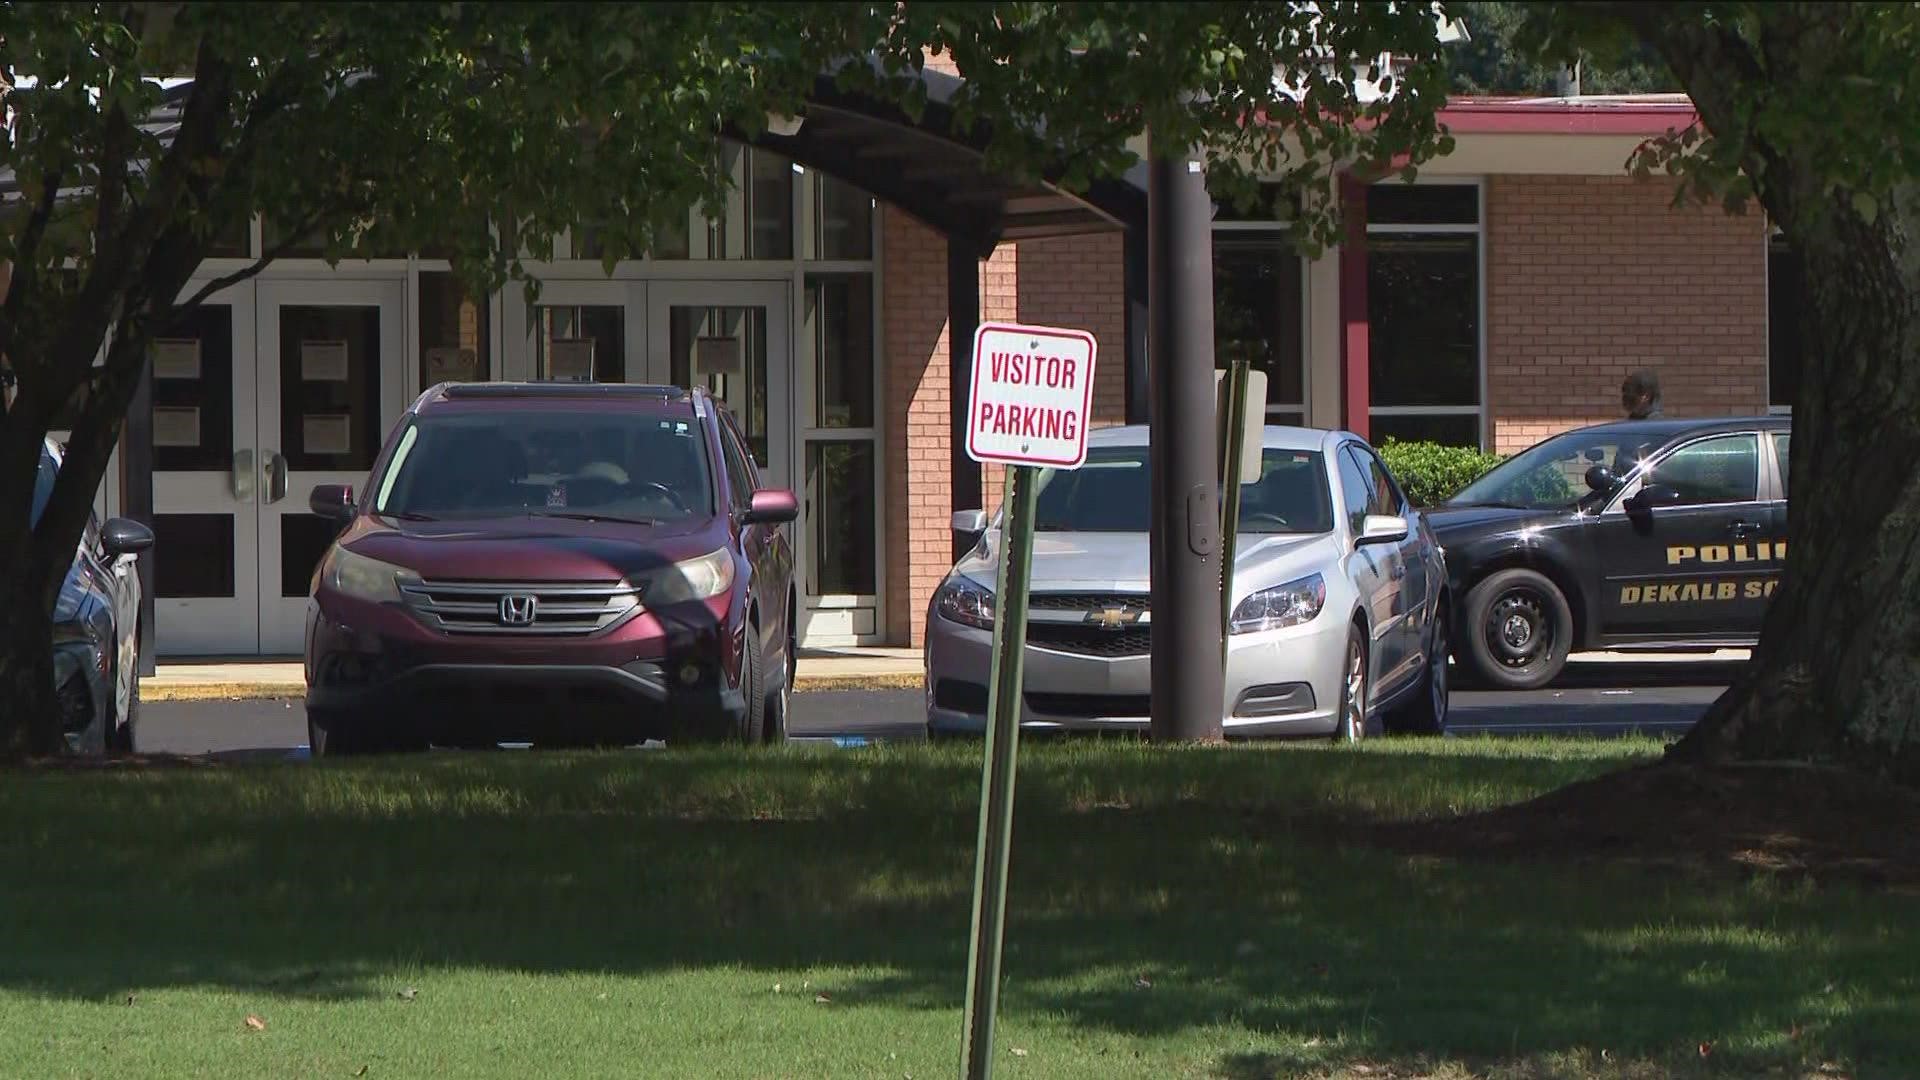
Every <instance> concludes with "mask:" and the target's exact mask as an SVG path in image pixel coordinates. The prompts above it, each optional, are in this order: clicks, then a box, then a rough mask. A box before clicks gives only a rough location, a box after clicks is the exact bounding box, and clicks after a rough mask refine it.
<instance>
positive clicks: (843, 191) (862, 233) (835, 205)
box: [810, 172, 873, 262]
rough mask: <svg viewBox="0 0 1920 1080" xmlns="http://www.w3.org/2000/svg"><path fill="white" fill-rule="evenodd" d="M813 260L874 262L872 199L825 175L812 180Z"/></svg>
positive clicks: (850, 186)
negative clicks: (872, 260)
mask: <svg viewBox="0 0 1920 1080" xmlns="http://www.w3.org/2000/svg"><path fill="white" fill-rule="evenodd" d="M813 194H814V202H813V237H812V240H813V250H812V252H811V253H810V255H811V257H812V258H815V259H839V260H853V261H856V262H865V261H867V260H870V259H872V258H873V196H871V195H869V194H867V193H866V192H864V191H862V190H860V189H859V188H857V187H854V186H853V185H852V184H848V183H844V182H842V181H839V180H835V179H834V178H833V177H831V176H828V175H826V174H825V173H819V172H816V173H814V176H813Z"/></svg>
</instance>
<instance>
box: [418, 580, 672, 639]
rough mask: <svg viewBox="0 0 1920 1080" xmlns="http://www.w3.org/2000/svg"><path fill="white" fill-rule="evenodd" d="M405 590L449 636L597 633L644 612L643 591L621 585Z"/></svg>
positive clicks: (446, 584) (451, 585)
mask: <svg viewBox="0 0 1920 1080" xmlns="http://www.w3.org/2000/svg"><path fill="white" fill-rule="evenodd" d="M400 590H401V592H402V593H404V594H405V595H406V599H407V606H408V607H410V608H412V609H413V611H414V613H415V614H416V615H418V616H419V617H420V618H421V619H422V620H423V621H424V622H425V623H426V624H427V625H428V626H431V627H433V628H434V629H436V630H439V631H442V632H444V633H448V634H576V635H586V634H597V633H599V632H600V631H602V630H607V629H611V628H612V627H614V626H615V625H617V624H619V623H621V622H624V621H626V619H627V618H628V617H629V616H631V615H632V614H633V613H634V612H636V611H639V610H640V590H639V589H638V588H635V587H633V586H630V585H626V584H622V583H618V582H614V583H606V582H568V581H542V582H537V583H532V582H529V583H519V584H516V583H508V582H494V581H421V582H415V583H409V584H405V585H402V586H401V587H400Z"/></svg>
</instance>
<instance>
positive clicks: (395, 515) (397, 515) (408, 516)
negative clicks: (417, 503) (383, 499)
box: [378, 510, 440, 521]
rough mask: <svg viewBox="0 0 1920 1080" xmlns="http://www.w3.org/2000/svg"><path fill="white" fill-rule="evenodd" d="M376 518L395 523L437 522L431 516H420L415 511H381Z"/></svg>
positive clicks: (435, 518) (437, 519) (420, 514)
mask: <svg viewBox="0 0 1920 1080" xmlns="http://www.w3.org/2000/svg"><path fill="white" fill-rule="evenodd" d="M378 516H380V517H384V518H392V519H393V520H395V521H439V520H440V519H439V518H437V517H434V516H433V515H432V514H422V513H420V512H419V511H417V510H381V511H378Z"/></svg>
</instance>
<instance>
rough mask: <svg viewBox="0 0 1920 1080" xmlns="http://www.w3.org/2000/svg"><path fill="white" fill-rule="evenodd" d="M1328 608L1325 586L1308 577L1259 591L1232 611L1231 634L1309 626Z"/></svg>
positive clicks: (1318, 578)
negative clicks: (1304, 624) (1307, 623)
mask: <svg viewBox="0 0 1920 1080" xmlns="http://www.w3.org/2000/svg"><path fill="white" fill-rule="evenodd" d="M1326 604H1327V582H1326V579H1325V578H1322V577H1321V576H1320V575H1319V574H1309V575H1307V576H1306V577H1303V578H1300V579H1298V580H1295V581H1289V582H1287V583H1286V584H1285V585H1275V586H1274V587H1273V588H1271V589H1262V590H1260V591H1259V592H1257V593H1254V594H1253V595H1252V596H1249V597H1247V598H1246V599H1245V600H1242V601H1240V603H1239V605H1238V606H1236V607H1235V608H1234V609H1233V621H1232V623H1231V632H1233V633H1235V634H1256V633H1259V632H1260V631H1262V630H1279V629H1282V628H1284V627H1288V626H1299V625H1300V624H1301V623H1305V622H1312V621H1313V619H1314V616H1316V615H1318V614H1320V609H1321V608H1323V607H1325V606H1326Z"/></svg>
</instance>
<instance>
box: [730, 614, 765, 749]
mask: <svg viewBox="0 0 1920 1080" xmlns="http://www.w3.org/2000/svg"><path fill="white" fill-rule="evenodd" d="M763 648H764V647H763V646H762V645H761V644H760V628H759V627H758V626H748V627H747V645H746V650H745V654H744V657H743V659H742V660H741V663H742V665H744V666H743V667H742V669H741V672H740V683H741V686H740V688H741V690H743V691H744V692H745V695H744V696H745V697H746V699H747V701H746V710H745V711H744V712H743V713H741V716H740V730H739V731H738V732H736V733H735V735H736V738H735V740H734V741H737V742H743V743H746V744H747V745H748V746H753V745H754V744H756V743H758V742H760V741H761V740H763V739H765V738H766V735H767V658H766V654H765V652H764V651H763Z"/></svg>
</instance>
